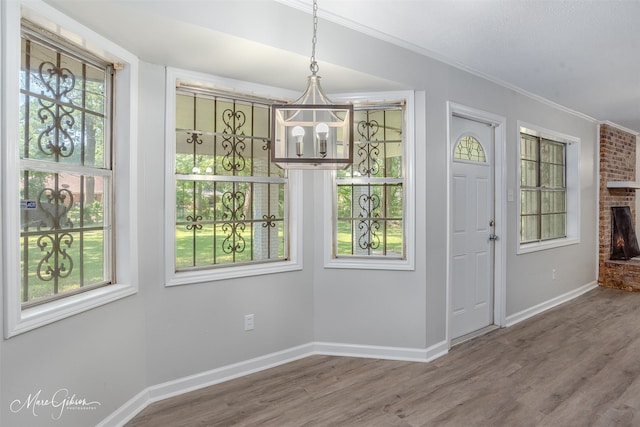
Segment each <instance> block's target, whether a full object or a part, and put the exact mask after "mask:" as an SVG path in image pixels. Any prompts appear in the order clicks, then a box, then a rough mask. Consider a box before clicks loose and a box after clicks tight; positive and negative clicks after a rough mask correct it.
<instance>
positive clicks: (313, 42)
mask: <svg viewBox="0 0 640 427" xmlns="http://www.w3.org/2000/svg"><path fill="white" fill-rule="evenodd" d="M317 41H318V1H317V0H313V38H312V39H311V65H309V69H310V70H311V73H313V75H316V74H317V73H318V70H319V69H320V67H318V62H317V61H316V42H317Z"/></svg>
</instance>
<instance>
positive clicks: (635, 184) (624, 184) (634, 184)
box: [607, 181, 640, 190]
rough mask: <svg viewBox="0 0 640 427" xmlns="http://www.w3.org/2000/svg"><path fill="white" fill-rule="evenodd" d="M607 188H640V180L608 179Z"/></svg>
mask: <svg viewBox="0 0 640 427" xmlns="http://www.w3.org/2000/svg"><path fill="white" fill-rule="evenodd" d="M607 188H626V189H629V190H637V189H640V181H608V182H607Z"/></svg>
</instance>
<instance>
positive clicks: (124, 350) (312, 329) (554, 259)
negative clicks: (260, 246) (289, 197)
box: [0, 6, 597, 426]
mask: <svg viewBox="0 0 640 427" xmlns="http://www.w3.org/2000/svg"><path fill="white" fill-rule="evenodd" d="M279 7H280V6H279ZM323 25H324V27H323V37H326V38H327V39H328V40H326V41H324V40H325V39H323V42H324V43H326V44H327V45H332V44H333V45H336V44H334V43H332V42H333V39H335V40H336V42H337V41H338V40H339V41H340V43H343V44H344V50H336V49H333V50H331V49H323V50H322V52H323V59H324V60H325V61H328V62H333V63H335V64H337V65H340V66H343V67H348V68H352V69H355V70H357V71H361V72H364V73H367V74H371V75H373V76H375V77H378V78H381V79H387V80H391V81H393V82H395V84H397V87H404V88H411V89H415V90H423V91H424V92H425V98H424V99H423V98H421V97H418V98H417V99H416V101H417V103H421V105H422V108H419V109H418V111H420V115H419V117H416V120H417V121H423V123H426V135H418V136H419V138H418V140H417V141H416V196H417V200H416V230H415V235H416V247H415V250H416V269H415V271H399V272H393V271H365V270H344V269H332V270H329V269H325V268H323V248H322V242H323V235H322V231H321V230H322V227H321V226H320V225H321V224H322V210H321V209H318V204H319V203H320V202H321V201H320V199H319V198H318V199H316V198H315V197H314V194H315V195H318V194H319V191H320V190H321V189H322V185H323V183H322V174H313V173H311V172H307V173H305V175H304V180H305V184H304V185H305V191H304V194H305V196H304V197H305V200H304V209H305V214H304V270H302V271H298V272H290V273H282V274H271V275H265V276H260V277H248V278H243V279H231V280H225V281H219V282H215V283H202V284H195V285H185V286H177V287H172V288H167V287H165V286H164V278H163V268H161V267H160V266H159V265H160V263H161V262H162V260H163V259H164V248H163V242H164V236H163V235H162V232H159V230H164V176H165V170H164V145H163V141H164V126H163V123H164V90H165V89H164V88H165V77H164V76H165V74H164V65H165V64H159V65H153V64H150V63H144V62H143V63H142V64H141V69H140V71H141V76H143V78H141V79H140V100H139V101H140V123H139V129H140V134H139V145H140V150H141V153H142V154H143V155H141V156H140V165H139V166H140V167H139V174H140V176H139V183H140V187H141V188H140V194H141V195H143V197H142V198H141V200H140V202H139V212H140V221H139V238H140V245H139V248H140V268H139V274H140V291H139V293H138V294H137V295H135V296H132V297H129V298H126V299H124V300H120V301H117V302H114V303H111V304H109V305H106V306H103V307H101V308H98V309H95V310H92V311H90V312H87V313H83V314H80V315H77V316H74V317H71V318H68V319H65V320H62V321H59V322H56V323H54V324H51V325H48V326H45V327H42V328H39V329H37V330H34V331H31V332H27V333H24V334H22V335H19V336H16V337H14V338H11V339H9V340H5V341H2V343H1V344H0V375H1V383H2V385H1V387H2V394H1V396H2V402H1V405H2V410H1V419H0V424H1V425H3V426H20V425H29V426H37V425H49V424H55V423H54V422H52V421H51V420H50V419H46V418H45V417H37V418H36V417H32V416H27V415H26V414H24V413H22V414H12V413H10V411H8V410H7V408H8V405H9V403H10V402H11V401H12V400H14V399H17V398H26V396H28V395H29V394H30V393H35V392H37V391H38V390H39V389H42V390H43V393H44V391H45V390H49V391H51V390H56V389H58V388H61V387H65V388H68V389H70V390H73V391H74V392H76V393H78V394H82V395H83V396H87V397H90V398H93V399H95V400H99V401H100V402H101V403H102V406H100V407H99V408H98V409H97V410H96V411H94V412H92V413H76V414H65V418H64V425H65V426H74V425H78V426H81V425H82V426H86V425H91V424H95V423H97V422H99V421H100V420H102V419H104V418H105V417H106V416H107V415H108V414H110V413H111V412H113V411H114V410H115V409H117V408H118V407H120V406H121V405H123V404H124V403H125V402H127V401H128V400H129V399H131V398H132V397H133V396H135V395H136V394H137V393H138V392H140V391H142V390H144V389H145V388H147V387H150V386H153V385H156V384H159V383H162V382H165V381H170V380H174V379H179V378H182V377H184V376H187V375H192V374H197V373H200V372H204V371H208V370H211V369H215V368H218V367H222V366H225V365H229V364H232V363H235V362H240V361H243V360H247V359H250V358H253V357H256V356H260V355H265V354H268V353H272V352H275V351H279V350H283V349H287V348H291V347H294V346H297V345H301V344H305V343H309V342H313V341H324V342H334V343H344V344H362V345H373V346H389V347H399V348H417V349H419V348H425V347H428V346H430V345H433V344H436V343H438V342H441V341H442V340H443V339H444V338H445V330H444V326H445V321H446V314H447V309H446V306H445V297H446V292H445V291H446V290H445V285H446V283H445V281H446V271H445V262H446V253H445V251H444V243H445V241H446V238H447V231H446V229H445V224H446V220H447V218H446V204H447V199H446V183H447V177H446V159H447V154H446V149H447V130H446V120H447V117H446V102H447V101H453V102H456V103H459V104H463V105H466V106H469V107H473V108H476V109H480V110H485V111H487V112H490V113H493V114H497V115H501V116H504V117H506V118H507V141H506V145H507V156H506V165H507V171H506V172H507V179H508V182H507V187H509V188H513V189H515V188H516V184H517V181H516V180H517V177H516V164H517V159H516V144H517V143H518V139H517V128H516V126H517V125H516V123H517V120H524V121H526V122H528V123H532V124H535V125H538V126H541V127H544V128H548V129H552V130H555V131H557V132H562V133H565V134H569V135H572V136H576V137H579V138H581V140H582V142H581V144H582V145H581V164H580V167H581V170H580V180H581V204H580V215H581V223H580V226H581V229H580V235H581V242H580V244H578V245H573V246H568V247H563V248H557V249H551V250H546V251H542V252H536V253H531V254H525V255H516V243H517V218H516V214H517V210H516V204H515V203H513V202H512V203H508V204H507V217H508V230H507V231H508V234H507V236H506V239H507V245H506V252H507V257H506V258H507V259H506V263H507V272H506V273H507V274H506V286H507V306H506V312H507V315H511V314H515V313H518V312H520V311H522V310H525V309H527V308H530V307H533V306H535V305H537V304H540V303H543V302H545V301H548V300H550V299H552V298H554V297H556V296H559V295H562V294H564V293H567V292H569V291H571V290H574V289H577V288H579V287H581V286H583V285H585V284H587V283H590V282H593V281H594V280H595V264H596V263H595V259H596V248H597V243H596V235H597V234H596V191H597V186H596V175H597V174H596V170H597V169H596V167H597V165H596V164H595V157H596V149H597V145H596V141H595V137H596V124H595V123H592V122H590V121H588V120H586V119H583V118H580V117H577V116H575V115H572V114H569V113H567V112H564V111H561V110H559V109H556V108H553V107H551V106H549V105H546V104H544V103H541V102H538V101H536V100H533V99H531V98H528V97H526V96H524V95H521V94H518V93H516V92H514V91H512V90H510V89H506V88H504V87H501V86H498V85H496V84H494V83H492V82H489V81H487V80H484V79H482V78H479V77H477V76H474V75H471V74H468V73H466V72H463V71H460V70H458V69H455V68H452V67H449V66H447V65H445V64H442V63H439V62H437V61H434V60H431V59H428V58H424V57H421V56H420V55H417V54H415V53H413V52H409V51H406V50H403V49H399V48H397V47H394V46H391V45H389V44H388V43H384V42H381V41H377V40H373V39H371V38H369V37H366V36H363V35H360V34H356V33H354V32H353V31H351V30H347V29H345V28H342V27H339V26H337V25H333V24H330V23H324V24H323ZM256 37H257V36H256ZM271 42H272V44H273V45H274V46H276V47H279V48H282V47H283V46H282V45H283V44H285V41H282V40H280V39H279V38H274V39H273V40H271ZM305 48H306V46H305ZM372 51H374V52H377V55H378V56H377V57H372V56H371V55H370V52H372ZM345 52H349V54H345ZM381 57H382V58H384V61H380V58H381ZM199 71H203V70H199ZM227 77H233V76H227ZM326 78H327V80H328V79H329V77H328V76H327V77H326ZM256 80H258V78H256ZM260 83H262V82H260ZM296 83H298V82H296ZM368 89H369V90H377V89H380V88H377V87H371V88H368ZM384 89H386V88H384ZM505 200H506V197H505ZM552 268H556V269H557V271H558V275H559V280H556V281H555V282H552V281H551V280H550V278H551V274H550V271H551V269H552ZM246 313H254V314H255V322H256V328H255V330H254V331H252V332H244V331H243V323H242V322H243V315H244V314H246Z"/></svg>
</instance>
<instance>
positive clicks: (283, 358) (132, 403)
mask: <svg viewBox="0 0 640 427" xmlns="http://www.w3.org/2000/svg"><path fill="white" fill-rule="evenodd" d="M448 351H449V349H448V346H447V343H446V341H443V342H440V343H438V344H435V345H433V346H431V347H428V348H426V349H413V348H397V347H380V346H366V345H352V344H340V343H309V344H304V345H301V346H298V347H293V348H290V349H287V350H283V351H279V352H276V353H271V354H267V355H265V356H260V357H256V358H254V359H250V360H245V361H243V362H239V363H234V364H232V365H228V366H223V367H221V368H217V369H212V370H210V371H207V372H203V373H200V374H195V375H190V376H187V377H184V378H179V379H177V380H173V381H167V382H165V383H162V384H158V385H154V386H151V387H148V388H146V389H145V390H143V391H141V392H140V393H138V394H137V395H136V396H134V397H133V398H131V399H130V400H129V401H128V402H126V403H125V404H124V405H122V406H121V407H120V408H118V409H117V410H116V411H115V412H113V413H112V414H111V415H109V416H108V417H107V418H105V419H104V420H103V421H102V422H100V423H99V424H98V427H119V426H122V425H124V424H125V423H127V422H128V421H130V420H131V419H132V418H133V417H135V416H136V415H137V414H138V413H140V411H142V410H143V409H144V408H146V407H147V406H149V405H150V404H152V403H154V402H157V401H159V400H163V399H167V398H169V397H173V396H177V395H180V394H184V393H188V392H190V391H194V390H197V389H200V388H203V387H208V386H211V385H214V384H219V383H222V382H225V381H229V380H232V379H235V378H239V377H242V376H245V375H249V374H252V373H254V372H258V371H262V370H264V369H269V368H273V367H275V366H278V365H282V364H285V363H289V362H292V361H294V360H298V359H302V358H304V357H308V356H313V355H316V354H320V355H335V356H350V357H365V358H376V359H389V360H406V361H414V362H429V361H431V360H434V359H436V358H438V357H440V356H443V355H445V354H447V352H448Z"/></svg>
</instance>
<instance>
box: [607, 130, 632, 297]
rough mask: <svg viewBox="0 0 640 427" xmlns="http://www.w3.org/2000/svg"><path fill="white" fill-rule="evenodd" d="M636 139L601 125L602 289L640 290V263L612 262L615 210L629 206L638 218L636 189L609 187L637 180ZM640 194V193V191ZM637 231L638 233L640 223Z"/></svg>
mask: <svg viewBox="0 0 640 427" xmlns="http://www.w3.org/2000/svg"><path fill="white" fill-rule="evenodd" d="M636 179H637V178H636V136H635V135H633V134H630V133H628V132H624V131H622V130H620V129H618V128H616V127H613V126H609V125H606V124H603V125H601V126H600V207H599V222H598V223H599V242H600V246H599V253H598V255H599V261H598V262H599V274H598V283H599V284H600V285H601V286H607V287H613V288H619V289H625V290H629V291H640V260H636V259H633V260H630V261H611V260H610V259H609V257H610V255H611V207H612V206H629V207H630V208H631V216H632V218H634V219H635V215H636V214H635V211H636V190H633V189H624V188H620V189H618V188H607V182H609V181H636ZM638 191H640V190H638ZM634 228H635V229H636V230H637V227H636V224H634Z"/></svg>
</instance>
